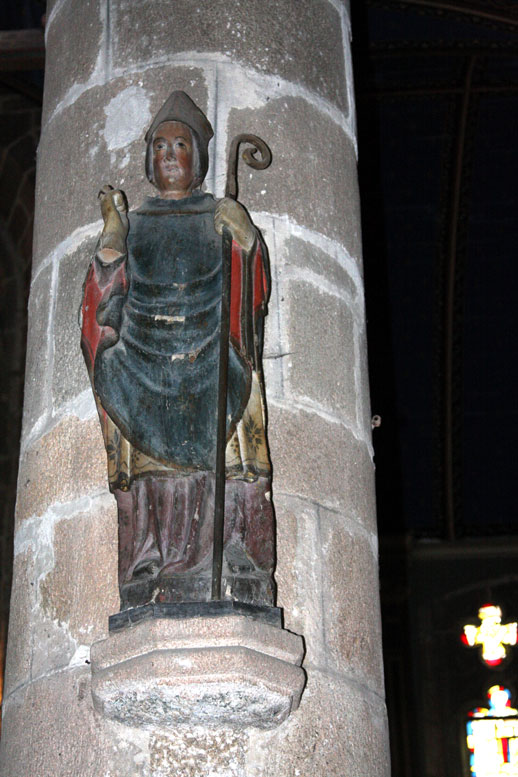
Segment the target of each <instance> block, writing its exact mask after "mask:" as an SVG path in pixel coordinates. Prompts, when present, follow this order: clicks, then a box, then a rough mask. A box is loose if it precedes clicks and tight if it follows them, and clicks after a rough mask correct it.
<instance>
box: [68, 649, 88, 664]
mask: <svg viewBox="0 0 518 777" xmlns="http://www.w3.org/2000/svg"><path fill="white" fill-rule="evenodd" d="M89 663H90V645H78V646H77V648H76V652H75V653H74V655H73V656H72V658H71V659H70V661H69V662H68V666H69V668H71V667H74V666H84V665H85V664H89Z"/></svg>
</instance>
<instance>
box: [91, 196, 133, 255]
mask: <svg viewBox="0 0 518 777" xmlns="http://www.w3.org/2000/svg"><path fill="white" fill-rule="evenodd" d="M98 197H99V201H100V203H101V214H102V217H103V220H104V228H103V231H102V235H101V240H100V244H99V250H101V251H102V257H101V258H102V259H103V260H104V261H107V260H108V259H109V260H110V261H113V259H114V258H116V256H120V255H121V254H125V253H126V237H127V236H128V227H129V224H128V202H127V200H126V195H125V194H124V192H123V191H121V190H120V189H114V188H113V186H110V185H109V184H107V185H105V186H103V187H102V189H101V191H100V192H99V194H98Z"/></svg>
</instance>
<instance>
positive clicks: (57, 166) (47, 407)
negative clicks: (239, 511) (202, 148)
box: [0, 0, 389, 777]
mask: <svg viewBox="0 0 518 777" xmlns="http://www.w3.org/2000/svg"><path fill="white" fill-rule="evenodd" d="M46 42H47V67H46V79H45V98H44V108H43V125H42V135H41V141H40V145H39V150H38V169H37V192H36V226H35V236H34V256H33V276H32V287H31V296H30V304H29V340H28V349H27V377H26V387H25V409H24V423H23V435H22V449H21V460H20V474H19V484H18V501H17V511H16V535H15V560H14V584H13V592H12V605H11V618H10V627H9V642H8V657H7V675H6V687H5V703H4V719H3V729H2V745H1V755H0V773H1V774H2V776H3V777H34V776H35V775H38V777H130V775H131V777H133V776H134V775H137V774H138V775H143V777H166V775H173V774H174V775H175V777H205V776H207V777H208V776H209V775H211V776H212V777H216V776H218V777H274V775H275V777H297V776H299V775H300V777H309V775H312V776H313V777H330V776H333V775H336V776H337V777H338V776H340V777H342V776H343V777H345V776H347V777H365V776H366V775H369V777H387V775H388V774H389V765H388V738H387V726H386V714H385V705H384V699H383V670H382V660H381V632H380V618H379V600H378V574H377V537H376V520H375V505H374V478H373V464H372V446H371V437H370V409H369V396H368V378H367V366H366V365H367V362H366V340H365V315H364V299H363V281H362V265H361V237H360V215H359V197H358V188H357V173H356V162H357V160H356V141H355V120H354V104H353V90H352V72H351V59H350V27H349V8H348V5H347V4H346V3H345V2H342V0H272V1H271V2H268V3H266V2H264V0H246V2H245V1H244V0H241V2H239V0H210V2H209V0H205V1H204V2H192V0H175V1H174V2H171V0H139V2H135V0H54V2H50V3H48V22H47V29H46ZM173 89H184V90H185V91H186V92H187V93H188V94H189V95H190V96H191V97H192V98H193V99H194V100H195V102H197V103H198V104H199V105H200V107H201V108H202V109H203V110H204V111H205V112H206V114H207V116H208V118H209V119H210V121H211V123H212V125H213V126H214V129H215V139H214V141H213V143H212V144H211V152H210V153H211V158H210V168H209V174H208V177H207V180H206V189H207V190H208V191H212V192H214V194H215V195H216V196H222V194H223V191H224V185H225V170H226V157H227V153H228V148H229V145H230V141H231V138H232V137H233V136H234V135H235V134H237V133H238V132H253V133H256V134H258V135H260V136H261V137H263V138H264V139H265V140H266V141H267V143H268V144H269V145H270V147H271V149H272V153H273V164H272V166H271V168H270V169H269V170H265V171H254V172H252V171H250V169H249V168H246V167H243V168H242V169H241V177H240V200H241V201H242V202H243V203H244V204H245V205H246V207H247V208H248V209H249V211H250V213H251V215H252V218H253V220H254V222H255V223H256V224H257V226H258V227H259V228H260V229H261V230H262V231H263V234H264V237H265V239H266V242H267V244H268V246H269V249H270V260H271V268H272V287H273V289H272V295H271V299H270V304H269V311H270V312H269V316H268V319H267V331H266V339H265V353H264V366H265V380H266V387H267V403H268V429H269V441H270V446H271V458H272V462H273V472H274V477H273V500H274V504H275V509H276V519H277V533H278V550H277V555H278V560H277V571H276V579H277V583H278V604H279V606H280V607H283V608H284V616H285V626H286V628H287V629H290V630H292V631H294V632H296V633H298V634H302V635H303V636H304V638H305V644H306V655H305V660H304V664H303V666H304V668H305V671H306V673H307V685H306V688H305V691H304V694H303V696H302V701H301V704H300V707H299V709H298V710H297V711H296V712H294V713H293V714H292V715H291V716H290V717H289V718H288V720H287V721H286V722H284V723H282V724H281V725H280V726H278V727H277V728H276V729H273V730H270V731H261V730H258V729H253V728H248V729H242V730H234V729H231V728H213V729H207V728H203V727H199V726H198V727H197V726H191V727H187V728H185V729H184V728H179V729H178V730H175V731H171V730H169V731H163V730H158V729H157V730H142V729H138V728H132V727H127V726H125V725H123V724H120V723H116V722H113V721H108V720H105V719H104V718H102V717H100V716H99V715H98V713H97V712H96V711H95V710H94V708H93V703H92V696H91V692H90V682H91V673H90V666H89V651H90V646H91V644H92V643H93V642H95V641H97V640H99V639H102V638H104V637H106V636H107V626H108V615H109V614H111V613H114V612H116V611H117V610H118V592H117V525H116V508H115V501H114V500H113V498H112V497H111V496H110V494H109V493H108V489H107V479H106V471H105V452H104V448H103V443H102V438H101V432H100V428H99V424H98V420H97V417H96V413H95V407H94V402H93V399H92V395H91V390H90V387H89V384H88V379H87V374H86V370H85V368H84V365H83V362H82V357H81V354H80V349H79V329H78V323H77V310H78V307H79V303H80V298H81V287H82V281H83V278H84V275H85V272H86V268H87V265H88V263H89V261H90V259H91V256H92V252H93V249H94V246H95V243H96V240H97V237H98V235H99V233H100V229H101V219H100V214H99V206H98V201H97V193H98V191H99V189H100V187H101V186H102V185H103V184H105V183H110V184H112V185H113V186H120V187H121V188H123V189H124V190H125V192H126V194H127V196H128V200H129V203H130V207H133V208H134V207H137V206H138V205H139V204H140V202H141V201H142V199H143V197H144V196H145V195H147V194H151V193H152V192H153V190H152V188H151V187H150V185H149V183H148V182H147V180H146V178H145V173H144V165H143V160H144V142H143V136H144V133H145V131H146V129H147V127H148V126H149V123H150V120H151V118H152V116H153V115H154V113H155V112H156V111H157V109H158V108H159V106H160V105H161V104H162V102H163V101H164V99H165V98H166V97H167V96H168V95H169V93H170V92H171V91H172V90H173Z"/></svg>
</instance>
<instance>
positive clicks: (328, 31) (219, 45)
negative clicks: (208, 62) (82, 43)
mask: <svg viewBox="0 0 518 777" xmlns="http://www.w3.org/2000/svg"><path fill="white" fill-rule="evenodd" d="M112 9H113V11H112V30H111V34H112V38H113V62H114V63H117V62H121V63H123V64H124V66H128V65H138V64H144V63H147V62H148V61H149V60H150V59H151V58H153V59H154V58H156V59H159V58H163V59H164V58H167V57H171V56H173V55H174V54H178V53H181V52H199V53H200V54H204V53H207V54H208V55H218V54H219V55H220V56H221V57H222V58H223V57H225V58H226V59H227V60H229V61H231V62H232V63H239V64H240V65H242V66H244V67H246V68H253V69H254V70H257V71H259V72H260V73H265V74H267V75H274V76H279V77H281V78H283V79H286V80H287V81H293V82H295V83H297V84H302V85H303V86H304V87H305V88H306V89H308V90H309V91H312V92H315V93H316V94H317V95H319V96H320V97H323V98H324V99H326V100H329V101H330V102H332V103H334V104H335V105H337V106H338V107H339V108H340V109H342V110H344V111H346V110H347V95H346V81H345V67H344V51H343V40H342V29H341V21H340V15H339V13H338V12H337V11H336V9H335V8H333V5H332V4H331V3H330V2H327V0H312V2H311V3H307V2H302V3H301V2H299V0H277V2H276V5H275V11H273V12H272V9H271V8H269V7H268V6H265V4H264V2H263V0H248V2H247V3H246V4H241V3H226V2H221V0H219V2H212V3H204V4H198V5H197V6H193V4H192V3H190V2H189V0H175V4H174V9H172V8H171V5H170V3H169V0H141V2H140V3H139V4H138V5H137V4H135V3H134V2H133V0H116V2H112ZM143 21H144V24H143Z"/></svg>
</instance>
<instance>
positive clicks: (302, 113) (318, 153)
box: [226, 97, 361, 256]
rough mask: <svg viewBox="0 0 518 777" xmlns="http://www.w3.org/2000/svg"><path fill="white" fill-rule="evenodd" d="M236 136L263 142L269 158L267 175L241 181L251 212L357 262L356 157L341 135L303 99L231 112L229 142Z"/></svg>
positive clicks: (262, 172)
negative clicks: (319, 238) (306, 232)
mask: <svg viewBox="0 0 518 777" xmlns="http://www.w3.org/2000/svg"><path fill="white" fill-rule="evenodd" d="M240 132H253V133H255V134H257V135H259V136H260V137H262V138H263V139H264V140H265V141H266V142H267V143H268V145H269V146H270V148H271V151H272V156H273V160H272V165H271V167H270V168H268V169H267V170H258V171H254V172H251V173H250V174H248V170H247V174H246V175H242V176H241V179H240V191H239V198H240V200H241V202H243V203H244V204H245V205H246V207H247V208H248V209H249V210H251V211H259V212H262V211H268V212H270V213H276V214H280V215H286V216H288V218H290V219H293V220H294V221H295V222H296V223H297V224H300V225H301V226H305V227H308V228H309V229H311V230H314V231H316V232H319V233H321V234H323V235H325V236H327V237H329V238H333V239H335V240H338V241H339V242H341V243H342V244H343V245H344V246H345V247H346V249H347V250H348V252H349V254H350V255H351V256H359V255H360V251H361V234H360V208H359V193H358V181H357V171H356V156H355V151H354V147H353V144H352V142H351V140H350V138H349V137H348V136H347V135H346V133H345V132H344V130H343V129H342V128H341V127H339V126H338V124H336V123H335V122H334V121H333V120H332V119H331V118H330V117H329V116H328V115H327V114H325V113H322V112H321V111H319V110H318V109H317V108H316V107H315V106H314V105H312V104H311V103H309V102H307V101H306V100H305V99H303V98H302V97H285V98H279V99H272V100H270V101H269V102H268V103H267V104H266V105H265V106H263V107H261V108H242V109H233V110H231V111H230V114H229V118H228V124H227V137H228V139H229V142H230V139H231V138H232V137H233V136H234V135H236V134H238V133H240ZM226 153H228V149H227V152H226Z"/></svg>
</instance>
